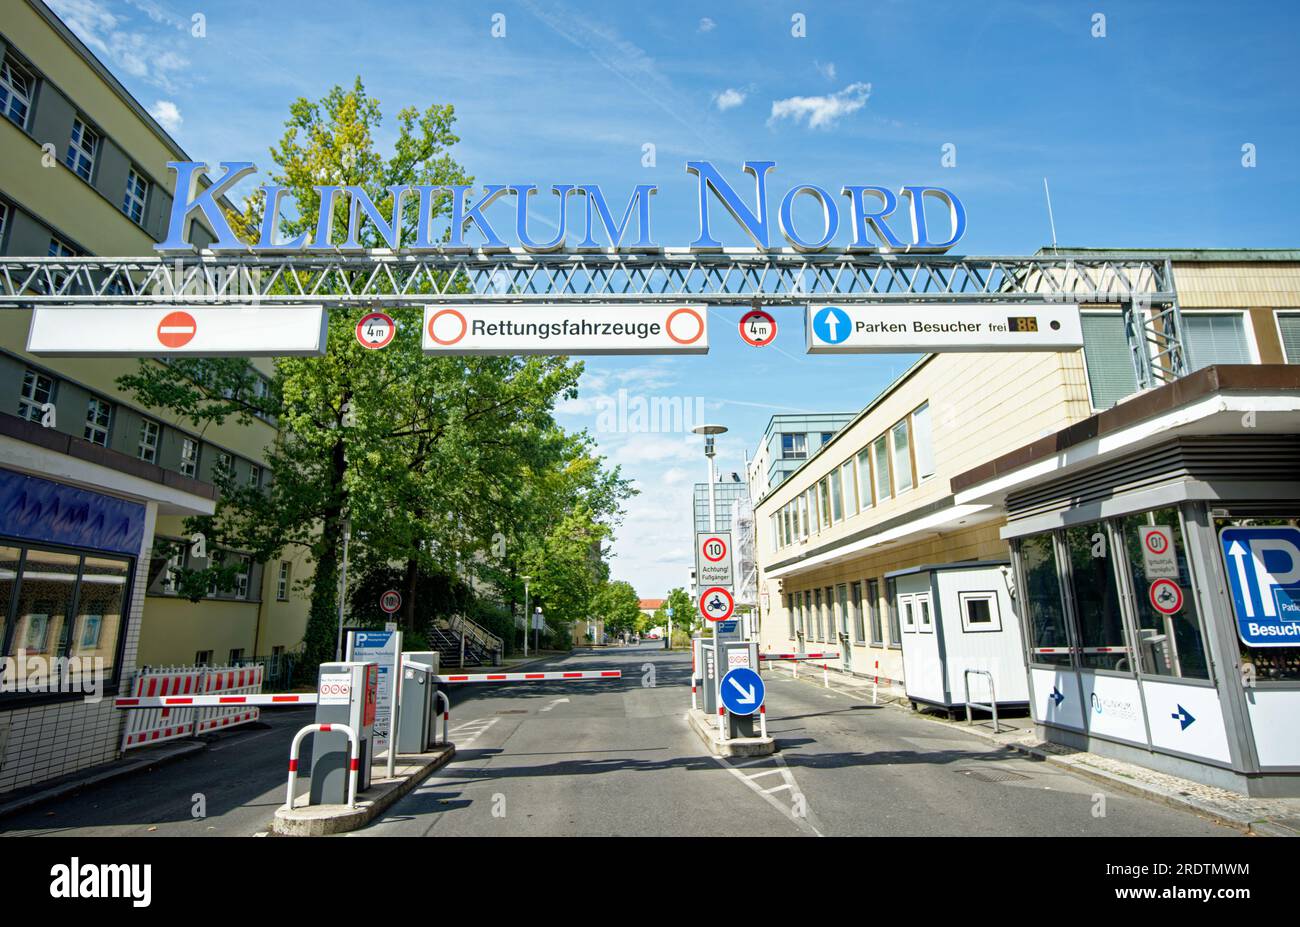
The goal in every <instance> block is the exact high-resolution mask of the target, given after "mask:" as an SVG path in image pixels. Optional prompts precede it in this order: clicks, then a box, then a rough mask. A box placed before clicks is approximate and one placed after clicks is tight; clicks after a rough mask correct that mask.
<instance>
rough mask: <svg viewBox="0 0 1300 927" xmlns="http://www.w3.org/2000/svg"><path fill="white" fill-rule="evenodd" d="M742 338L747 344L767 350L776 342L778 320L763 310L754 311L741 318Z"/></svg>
mask: <svg viewBox="0 0 1300 927" xmlns="http://www.w3.org/2000/svg"><path fill="white" fill-rule="evenodd" d="M740 337H741V338H743V339H744V340H745V343H746V344H752V345H753V346H754V347H756V348H765V347H767V346H768V345H769V344H771V343H772V342H773V341H775V340H776V319H775V318H773V317H772V315H771V314H770V313H767V312H764V311H763V310H762V309H753V310H751V311H749V312H746V313H745V314H744V315H743V316H741V317H740Z"/></svg>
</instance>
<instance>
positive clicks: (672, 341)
mask: <svg viewBox="0 0 1300 927" xmlns="http://www.w3.org/2000/svg"><path fill="white" fill-rule="evenodd" d="M423 339H424V353H426V354H707V353H709V329H708V313H707V311H706V309H705V307H704V306H703V305H675V304H664V305H632V306H628V305H622V304H620V305H615V306H609V305H591V306H551V307H533V306H474V305H467V304H464V303H457V304H455V305H437V306H425V307H424V332H423Z"/></svg>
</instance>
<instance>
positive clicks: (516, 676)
mask: <svg viewBox="0 0 1300 927" xmlns="http://www.w3.org/2000/svg"><path fill="white" fill-rule="evenodd" d="M622 676H623V671H622V670H585V671H582V672H571V673H475V674H457V675H454V676H434V677H433V681H434V682H441V683H448V682H542V681H545V680H551V679H568V680H574V679H619V678H621V677H622Z"/></svg>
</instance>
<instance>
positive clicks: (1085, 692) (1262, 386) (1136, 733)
mask: <svg viewBox="0 0 1300 927" xmlns="http://www.w3.org/2000/svg"><path fill="white" fill-rule="evenodd" d="M1298 462H1300V368H1298V367H1294V366H1291V367H1286V366H1281V365H1267V366H1265V365H1256V366H1249V367H1248V366H1219V367H1209V368H1205V369H1203V370H1200V371H1197V372H1195V373H1193V374H1190V375H1188V376H1186V377H1184V378H1182V379H1181V380H1178V381H1177V382H1175V383H1173V384H1171V385H1167V386H1164V387H1161V388H1158V389H1155V390H1152V391H1150V392H1147V393H1142V394H1139V395H1137V396H1136V397H1134V398H1132V399H1129V400H1127V401H1125V402H1123V403H1121V404H1119V405H1117V406H1115V407H1113V408H1111V409H1109V410H1107V411H1105V412H1102V413H1099V414H1097V415H1094V416H1092V417H1091V418H1089V419H1085V420H1083V421H1082V422H1079V423H1078V424H1076V425H1074V426H1072V427H1070V428H1067V429H1065V430H1063V431H1060V432H1057V433H1056V434H1054V435H1051V436H1049V437H1048V438H1046V439H1044V440H1042V441H1040V442H1036V443H1035V444H1032V445H1028V446H1026V447H1023V448H1020V449H1018V450H1015V451H1012V452H1011V453H1009V454H1007V455H1005V456H1004V457H1001V458H997V459H995V460H993V461H990V462H989V463H987V464H985V465H983V466H981V467H977V468H976V469H974V470H971V471H968V472H967V473H964V474H961V475H960V476H958V477H956V478H954V479H953V481H952V488H953V490H954V492H955V494H956V498H957V500H958V501H959V502H986V503H995V504H996V503H1000V504H1002V505H1004V506H1005V509H1006V516H1007V524H1006V527H1005V528H1004V529H1003V531H1002V535H1003V537H1005V538H1007V539H1008V541H1009V542H1010V544H1011V550H1012V556H1013V564H1014V568H1015V576H1016V587H1017V589H1018V590H1020V592H1019V594H1018V601H1019V605H1020V612H1021V619H1022V623H1023V626H1024V634H1025V644H1026V649H1025V659H1026V662H1027V665H1028V673H1029V684H1030V698H1031V705H1032V712H1033V717H1034V720H1035V721H1036V722H1037V725H1038V728H1039V732H1040V735H1041V736H1043V737H1044V738H1045V739H1048V740H1050V741H1053V742H1056V743H1061V744H1064V745H1067V746H1071V747H1075V748H1077V749H1086V750H1090V751H1094V752H1097V753H1101V754H1105V755H1109V756H1114V757H1117V758H1119V759H1123V760H1127V761H1129V762H1134V763H1138V764H1140V765H1145V766H1149V767H1152V768H1155V769H1159V770H1161V771H1164V772H1169V773H1172V774H1175V775H1179V776H1183V777H1186V778H1189V779H1193V780H1196V781H1200V782H1204V783H1208V784H1212V785H1216V786H1221V787H1225V788H1231V789H1234V790H1237V791H1240V792H1243V793H1245V794H1248V795H1255V796H1295V795H1300V529H1298V528H1297V525H1300V478H1298V474H1300V463H1298ZM909 673H910V670H909Z"/></svg>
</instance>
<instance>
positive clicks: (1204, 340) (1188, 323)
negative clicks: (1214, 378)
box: [1183, 312, 1251, 370]
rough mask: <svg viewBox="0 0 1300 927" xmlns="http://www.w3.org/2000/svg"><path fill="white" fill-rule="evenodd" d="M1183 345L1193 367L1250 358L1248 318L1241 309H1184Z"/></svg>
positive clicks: (1243, 360)
mask: <svg viewBox="0 0 1300 927" xmlns="http://www.w3.org/2000/svg"><path fill="white" fill-rule="evenodd" d="M1183 346H1184V347H1185V348H1186V349H1187V365H1188V367H1189V369H1191V370H1200V369H1201V368H1202V367H1209V366H1211V365H1212V364H1249V363H1250V362H1251V357H1250V347H1249V346H1248V345H1247V344H1246V326H1245V318H1244V316H1243V315H1242V314H1241V313H1240V312H1222V313H1219V312H1184V313H1183Z"/></svg>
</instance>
